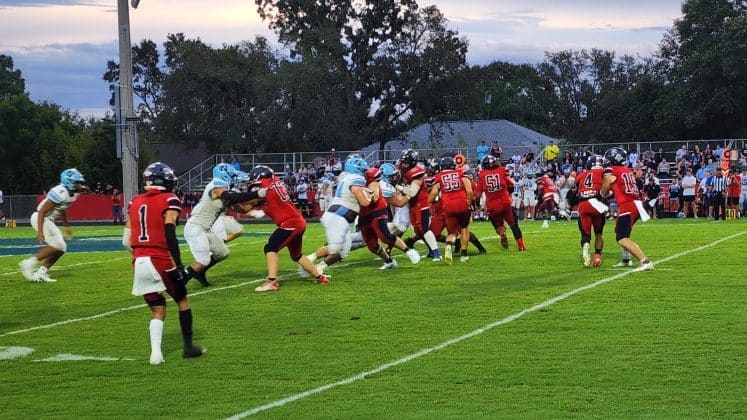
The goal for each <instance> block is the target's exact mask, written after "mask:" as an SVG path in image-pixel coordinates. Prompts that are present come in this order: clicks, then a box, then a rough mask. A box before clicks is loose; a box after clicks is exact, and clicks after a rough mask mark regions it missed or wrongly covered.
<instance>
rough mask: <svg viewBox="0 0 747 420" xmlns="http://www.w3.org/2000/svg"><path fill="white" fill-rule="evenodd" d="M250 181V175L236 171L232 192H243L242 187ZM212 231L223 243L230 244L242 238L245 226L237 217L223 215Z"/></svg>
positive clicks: (214, 224)
mask: <svg viewBox="0 0 747 420" xmlns="http://www.w3.org/2000/svg"><path fill="white" fill-rule="evenodd" d="M248 180H249V174H247V173H246V172H244V171H236V176H235V177H234V183H233V184H232V187H233V188H231V190H232V191H235V192H241V188H242V187H241V186H242V185H243V184H244V183H245V182H247V181H248ZM210 231H211V232H213V233H215V234H216V235H218V237H219V238H220V239H222V240H223V242H225V243H228V242H231V241H233V240H234V239H236V238H238V237H239V236H241V232H243V231H244V226H242V225H241V223H239V221H238V220H236V218H235V217H233V216H229V215H227V214H225V213H224V214H222V215H221V216H220V217H218V219H217V220H216V221H215V223H213V226H212V227H211V228H210Z"/></svg>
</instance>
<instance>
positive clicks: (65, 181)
mask: <svg viewBox="0 0 747 420" xmlns="http://www.w3.org/2000/svg"><path fill="white" fill-rule="evenodd" d="M85 182H86V180H85V178H83V174H82V173H80V171H78V170H77V169H75V168H70V169H65V170H64V171H62V172H61V173H60V183H61V184H62V185H64V186H65V188H67V189H68V190H69V191H78V190H81V189H83V187H84V185H85Z"/></svg>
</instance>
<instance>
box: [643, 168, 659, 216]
mask: <svg viewBox="0 0 747 420" xmlns="http://www.w3.org/2000/svg"><path fill="white" fill-rule="evenodd" d="M643 192H644V193H645V194H646V209H647V210H648V212H649V215H650V216H651V218H652V219H656V218H657V217H656V213H657V212H656V208H657V207H659V195H660V194H661V186H659V185H657V184H656V181H655V180H654V177H653V176H649V177H648V182H647V183H646V185H645V186H644V187H643Z"/></svg>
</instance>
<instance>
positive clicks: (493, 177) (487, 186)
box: [475, 155, 526, 251]
mask: <svg viewBox="0 0 747 420" xmlns="http://www.w3.org/2000/svg"><path fill="white" fill-rule="evenodd" d="M480 166H482V170H481V171H480V181H479V183H478V188H479V192H484V193H485V207H486V208H487V210H488V218H490V222H491V223H492V224H493V227H494V228H495V231H496V232H497V233H498V235H500V237H501V246H503V248H508V239H507V238H506V228H505V227H504V226H503V222H506V224H508V227H509V228H511V233H513V235H514V239H516V244H517V245H518V246H519V251H526V247H525V246H524V239H523V238H522V234H521V229H519V224H518V222H517V220H516V215H515V214H514V209H513V207H512V206H511V195H510V194H509V191H508V190H509V187H511V186H513V185H514V181H513V179H511V178H510V177H509V176H508V175H507V174H506V168H504V167H503V166H501V163H500V160H498V159H497V158H496V157H494V156H492V155H487V156H485V157H483V158H482V160H481V161H480ZM479 192H477V193H475V195H477V194H479Z"/></svg>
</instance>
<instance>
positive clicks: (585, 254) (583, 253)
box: [581, 242, 591, 267]
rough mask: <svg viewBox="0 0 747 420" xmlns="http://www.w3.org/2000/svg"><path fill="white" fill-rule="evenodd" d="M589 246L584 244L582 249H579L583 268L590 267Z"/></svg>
mask: <svg viewBox="0 0 747 420" xmlns="http://www.w3.org/2000/svg"><path fill="white" fill-rule="evenodd" d="M589 248H590V245H589V243H588V242H587V243H585V244H584V246H583V248H581V258H583V260H584V267H591V254H590V253H589Z"/></svg>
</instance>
